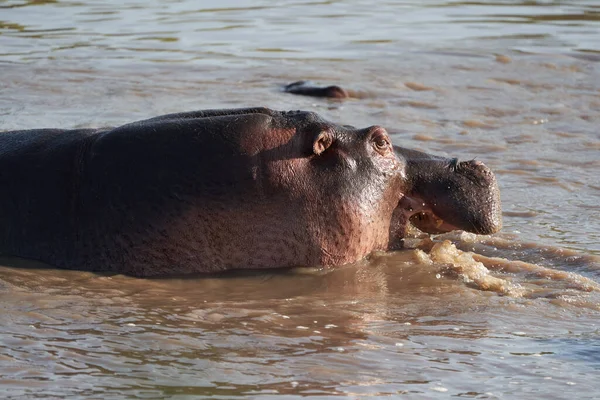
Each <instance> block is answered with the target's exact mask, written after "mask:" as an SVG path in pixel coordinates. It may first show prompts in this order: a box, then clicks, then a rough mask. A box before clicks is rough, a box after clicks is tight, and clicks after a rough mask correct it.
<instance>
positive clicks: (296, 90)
mask: <svg viewBox="0 0 600 400" xmlns="http://www.w3.org/2000/svg"><path fill="white" fill-rule="evenodd" d="M283 91H284V92H286V93H291V94H298V95H302V96H312V97H327V98H330V99H346V98H348V97H350V92H348V91H347V90H346V89H344V88H342V87H340V86H337V85H331V86H317V85H315V84H313V83H312V82H310V81H296V82H292V83H290V84H288V85H285V86H284V87H283Z"/></svg>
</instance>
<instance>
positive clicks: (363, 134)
mask: <svg viewBox="0 0 600 400" xmlns="http://www.w3.org/2000/svg"><path fill="white" fill-rule="evenodd" d="M0 188H1V189H2V190H1V191H0V253H2V254H4V255H11V256H18V257H23V258H28V259H35V260H39V261H42V262H45V263H47V264H51V265H54V266H57V267H61V268H69V269H80V270H89V271H99V272H100V271H101V272H109V273H122V274H127V275H133V276H140V277H149V276H167V275H181V274H188V273H210V272H218V271H224V270H229V269H242V268H279V267H295V266H334V265H342V264H347V263H351V262H355V261H357V260H360V259H362V258H364V257H365V256H367V255H368V254H369V253H371V252H373V251H374V250H388V249H394V248H398V247H400V245H401V239H402V237H403V236H404V233H405V229H406V225H407V223H408V221H409V220H410V219H412V220H413V223H415V225H417V226H418V227H420V228H421V229H423V230H424V231H426V232H442V231H448V230H453V229H465V230H468V231H471V232H477V233H483V234H487V233H493V232H496V231H497V230H499V229H500V225H501V218H500V199H499V192H498V187H497V185H496V181H495V179H494V176H493V174H492V173H491V172H490V170H489V169H488V168H487V167H485V166H484V165H483V164H481V163H479V162H473V161H467V162H463V163H458V162H457V161H456V160H448V159H444V158H440V157H434V156H430V155H427V154H424V153H420V152H415V151H411V150H407V149H402V148H399V147H393V146H392V145H391V141H390V139H389V137H388V134H387V132H386V131H385V129H383V128H381V127H378V126H373V127H369V128H365V129H355V128H353V127H349V126H340V125H336V124H333V123H330V122H327V121H325V120H323V119H322V118H321V117H319V116H318V115H317V114H314V113H311V112H302V111H292V112H279V111H273V110H270V109H266V108H250V109H234V110H207V111H196V112H189V113H181V114H172V115H166V116H161V117H157V118H152V119H149V120H145V121H140V122H135V123H132V124H128V125H124V126H121V127H117V128H106V129H77V130H58V129H41V130H28V131H15V132H5V133H1V134H0ZM442 220H443V221H442ZM440 221H442V222H440Z"/></svg>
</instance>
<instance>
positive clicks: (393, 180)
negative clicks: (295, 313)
mask: <svg viewBox="0 0 600 400" xmlns="http://www.w3.org/2000/svg"><path fill="white" fill-rule="evenodd" d="M285 115H286V119H287V121H288V123H291V126H293V127H294V130H293V131H294V132H296V134H295V136H296V140H300V141H301V142H302V143H305V144H304V145H300V146H298V145H295V146H296V147H299V148H306V149H308V153H307V154H308V155H309V157H308V158H303V160H304V161H303V163H306V165H304V167H303V168H302V170H303V172H302V173H295V176H297V177H300V176H302V177H309V176H310V178H309V181H310V182H311V184H310V185H308V186H307V181H306V180H305V179H300V180H293V181H291V182H292V185H293V186H294V187H293V188H287V189H286V191H287V192H290V193H304V195H303V196H306V200H308V202H307V204H308V205H307V206H306V207H305V208H306V210H307V214H308V215H310V216H311V219H313V222H314V223H313V224H310V225H311V227H312V228H310V230H311V234H310V235H309V236H311V237H315V238H318V239H317V242H318V243H319V245H320V247H321V248H323V249H325V253H326V254H328V255H329V254H331V255H332V256H331V257H330V259H329V258H328V259H321V260H320V263H321V264H324V265H327V264H340V263H343V262H347V261H348V260H352V259H356V258H357V257H359V255H360V254H365V253H368V252H369V249H382V250H386V249H397V248H401V247H402V244H403V241H402V239H403V238H404V236H405V235H406V231H407V226H408V225H409V224H412V225H414V226H416V227H417V228H419V229H420V230H422V231H424V232H426V233H431V234H436V233H443V232H449V231H452V230H464V231H468V232H473V233H478V234H491V233H494V232H497V231H498V230H499V229H500V228H501V224H502V223H501V207H500V195H499V190H498V185H497V183H496V179H495V177H494V174H493V173H492V172H491V170H490V169H489V168H487V167H486V166H485V165H484V164H483V163H481V162H479V161H474V160H473V161H464V162H459V161H458V160H457V159H447V158H443V157H438V156H433V155H429V154H426V153H422V152H419V151H415V150H409V149H404V148H401V147H398V146H393V145H392V144H391V143H392V142H391V139H390V137H389V135H388V133H387V132H386V130H385V129H384V128H382V127H380V126H371V127H368V128H364V129H356V128H354V127H352V126H348V125H344V126H340V125H337V124H333V123H330V122H328V121H325V120H323V119H321V118H320V117H319V116H318V115H316V114H314V113H306V112H288V113H285ZM300 132H302V133H303V134H301V135H299V134H298V133H300ZM286 153H287V152H286ZM277 154H281V151H280V150H278V151H277ZM296 160H298V159H296ZM273 165H278V166H279V167H278V168H279V169H278V170H277V171H271V173H270V174H269V175H271V176H277V177H279V179H278V180H281V179H280V178H281V177H285V176H288V175H289V171H290V166H289V164H287V163H285V164H281V163H277V164H273ZM294 169H296V170H298V169H297V168H294ZM285 181H286V182H290V181H289V180H288V179H286V180H285ZM278 186H280V185H278ZM307 188H309V189H307ZM277 192H281V190H280V189H278V190H277ZM336 252H338V253H340V254H344V255H345V257H342V256H339V257H336V256H334V253H336Z"/></svg>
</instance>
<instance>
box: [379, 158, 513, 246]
mask: <svg viewBox="0 0 600 400" xmlns="http://www.w3.org/2000/svg"><path fill="white" fill-rule="evenodd" d="M394 152H395V153H396V155H397V156H398V158H400V160H403V161H404V163H405V174H406V176H405V186H404V188H403V193H402V196H401V198H400V201H399V203H398V207H397V208H396V210H395V211H394V216H393V218H392V225H391V228H390V248H396V247H399V244H400V242H401V241H400V239H401V238H402V237H403V236H404V234H405V233H406V232H405V231H406V225H407V223H408V222H409V221H410V222H411V223H412V224H413V225H414V226H415V227H417V228H419V229H420V230H421V231H424V232H426V233H431V234H435V233H444V232H449V231H453V230H464V231H467V232H472V233H477V234H491V233H495V232H497V231H499V230H500V228H501V227H502V211H501V205H500V191H499V189H498V184H497V182H496V178H495V176H494V174H493V173H492V171H491V170H490V169H489V168H488V167H486V166H485V165H484V164H483V163H482V162H480V161H476V160H470V161H462V162H459V161H458V159H456V158H454V159H447V158H443V157H438V156H433V155H430V154H426V153H423V152H420V151H416V150H409V149H405V148H402V147H398V146H394Z"/></svg>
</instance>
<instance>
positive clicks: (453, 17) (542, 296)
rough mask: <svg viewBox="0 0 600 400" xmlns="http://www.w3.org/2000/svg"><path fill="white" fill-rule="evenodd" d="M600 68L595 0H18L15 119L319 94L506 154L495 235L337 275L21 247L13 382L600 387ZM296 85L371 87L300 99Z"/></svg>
mask: <svg viewBox="0 0 600 400" xmlns="http://www.w3.org/2000/svg"><path fill="white" fill-rule="evenodd" d="M599 61H600V6H599V5H598V4H597V2H596V1H593V0H590V1H564V2H553V1H527V2H517V1H509V0H507V1H495V2H491V1H490V2H449V1H445V2H444V1H416V0H412V1H388V2H377V3H373V2H371V1H351V0H348V1H322V2H319V1H312V2H311V1H300V0H298V1H291V0H286V1H252V2H251V1H227V0H223V1H218V2H213V1H202V2H197V1H191V0H182V1H139V2H135V1H128V2H126V4H123V3H122V2H120V1H119V2H117V1H83V2H76V1H27V2H23V1H11V0H9V1H0V77H1V79H0V129H1V130H10V129H18V128H19V129H20V128H39V127H89V126H94V127H97V126H107V125H115V124H121V123H125V122H129V121H133V120H136V119H141V118H147V117H151V116H155V115H159V114H164V113H169V112H177V111H184V110H192V109H202V108H218V107H243V106H257V105H264V106H268V107H272V108H275V109H282V110H286V109H306V110H314V111H317V112H319V113H321V114H322V115H323V116H325V117H326V118H328V119H330V120H332V121H335V122H340V123H343V124H352V125H355V126H359V127H365V126H369V125H374V124H380V125H383V126H385V127H386V128H387V129H388V130H389V132H390V133H391V134H392V136H393V140H394V142H395V143H396V144H399V145H402V146H405V147H412V148H417V149H421V150H425V151H428V152H432V153H436V154H441V155H451V156H457V157H460V158H463V159H468V158H473V157H476V158H477V159H479V160H482V161H484V162H485V163H486V164H487V165H489V166H491V167H492V168H493V169H494V171H495V172H496V174H497V176H498V179H499V182H500V187H501V191H502V200H503V208H504V230H503V233H500V234H497V235H495V236H493V237H477V236H474V235H468V234H451V235H446V236H444V237H439V238H434V243H430V242H428V241H427V240H424V241H419V240H418V239H415V240H413V241H409V243H408V244H409V246H410V247H411V249H409V250H406V251H403V252H397V253H392V254H375V255H373V256H372V257H371V258H370V259H368V260H365V261H364V262H361V263H359V264H357V265H352V266H346V267H342V268H339V269H334V270H313V269H304V270H302V269H300V270H294V271H283V272H272V273H259V274H227V275H225V276H218V277H208V278H193V279H168V280H165V279H163V280H142V279H133V278H129V277H123V276H99V275H95V274H90V273H82V272H74V271H57V270H53V269H43V268H41V266H38V265H35V264H32V263H31V262H23V261H20V260H14V259H5V260H2V264H3V265H6V267H0V307H1V308H2V310H1V313H0V335H1V336H0V393H1V394H2V397H3V398H32V397H40V398H64V397H69V398H82V399H89V398H102V399H106V398H137V397H140V398H165V397H169V398H181V399H183V398H191V397H194V396H202V395H204V396H210V395H212V396H214V398H219V397H220V398H232V397H236V396H242V395H245V396H249V397H256V398H293V397H296V396H298V395H303V396H306V397H308V396H311V397H320V398H325V397H329V396H341V395H350V396H352V397H354V398H362V397H367V396H369V397H384V396H388V395H393V396H403V397H405V398H422V399H432V398H440V399H441V398H448V397H450V396H454V397H456V396H458V397H466V398H490V399H496V398H497V399H509V398H545V399H562V398H579V399H592V398H597V397H598V396H600V395H599V393H598V385H597V380H598V376H599V373H600V345H599V343H600V342H599V341H598V339H599V336H600V331H599V329H600V327H599V322H600V289H599V288H600V217H599V215H600V178H598V177H599V176H600V133H599V131H598V126H599V125H600V63H599ZM298 79H311V80H314V81H316V82H319V83H323V84H338V85H340V86H343V87H345V88H347V89H349V90H351V91H352V93H353V95H354V97H355V98H353V99H350V100H347V101H343V102H339V101H327V100H319V99H311V98H306V97H296V96H292V95H288V94H285V93H282V92H281V90H280V87H281V85H283V84H285V83H288V82H291V81H295V80H298ZM0 190H1V188H0ZM332 206H334V205H332ZM444 240H449V241H450V242H444ZM451 243H453V244H454V245H455V246H456V247H454V245H452V244H451ZM432 247H433V248H432ZM457 248H458V249H460V250H462V251H463V252H461V251H460V250H457ZM23 266H25V267H28V268H23Z"/></svg>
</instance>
